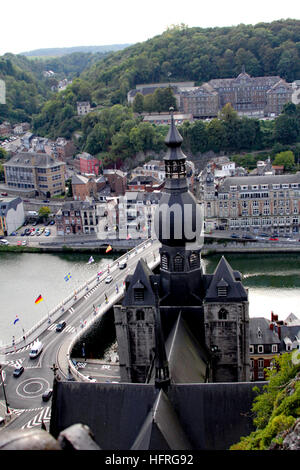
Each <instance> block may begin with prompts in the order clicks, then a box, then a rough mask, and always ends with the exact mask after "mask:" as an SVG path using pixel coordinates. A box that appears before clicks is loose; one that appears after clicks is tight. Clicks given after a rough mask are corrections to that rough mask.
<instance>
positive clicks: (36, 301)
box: [34, 295, 44, 304]
mask: <svg viewBox="0 0 300 470" xmlns="http://www.w3.org/2000/svg"><path fill="white" fill-rule="evenodd" d="M42 300H44V299H43V297H42V296H41V295H39V296H38V298H37V299H36V300H35V301H34V303H35V304H39V303H40V302H41V301H42Z"/></svg>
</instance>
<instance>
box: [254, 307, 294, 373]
mask: <svg viewBox="0 0 300 470" xmlns="http://www.w3.org/2000/svg"><path fill="white" fill-rule="evenodd" d="M249 344H250V346H249V347H250V351H249V353H250V378H251V380H253V381H257V380H265V379H266V372H267V370H268V369H270V368H272V367H274V366H275V358H276V357H277V356H278V355H280V354H284V353H287V352H292V351H294V350H296V349H300V320H299V319H298V318H297V317H296V315H294V314H293V313H292V314H290V315H289V316H288V317H287V318H286V319H285V320H284V321H278V316H277V315H274V313H273V312H271V319H270V320H269V319H267V318H264V317H252V318H250V321H249Z"/></svg>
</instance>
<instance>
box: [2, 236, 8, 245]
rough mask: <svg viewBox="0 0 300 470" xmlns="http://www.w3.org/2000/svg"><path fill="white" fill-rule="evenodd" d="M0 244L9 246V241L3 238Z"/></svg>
mask: <svg viewBox="0 0 300 470" xmlns="http://www.w3.org/2000/svg"><path fill="white" fill-rule="evenodd" d="M0 243H1V245H9V241H8V240H6V239H5V238H2V240H0Z"/></svg>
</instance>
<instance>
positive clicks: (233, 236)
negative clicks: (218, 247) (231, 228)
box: [230, 233, 240, 238]
mask: <svg viewBox="0 0 300 470" xmlns="http://www.w3.org/2000/svg"><path fill="white" fill-rule="evenodd" d="M230 236H231V238H240V236H239V235H237V234H236V233H233V234H232V235H230Z"/></svg>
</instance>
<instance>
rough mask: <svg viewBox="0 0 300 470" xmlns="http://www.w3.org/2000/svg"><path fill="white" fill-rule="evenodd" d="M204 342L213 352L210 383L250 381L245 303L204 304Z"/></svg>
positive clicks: (247, 317) (246, 308) (246, 303)
mask: <svg viewBox="0 0 300 470" xmlns="http://www.w3.org/2000/svg"><path fill="white" fill-rule="evenodd" d="M204 328H205V341H206V345H207V347H208V349H209V350H210V351H213V368H212V369H213V371H212V377H211V381H212V382H235V381H239V382H240V381H247V380H249V370H250V369H249V368H250V360H249V314H248V302H230V303H223V302H215V303H205V304H204Z"/></svg>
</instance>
